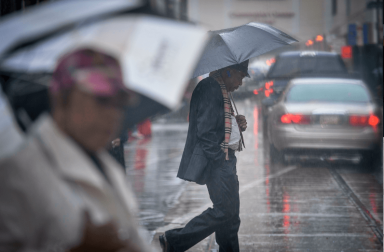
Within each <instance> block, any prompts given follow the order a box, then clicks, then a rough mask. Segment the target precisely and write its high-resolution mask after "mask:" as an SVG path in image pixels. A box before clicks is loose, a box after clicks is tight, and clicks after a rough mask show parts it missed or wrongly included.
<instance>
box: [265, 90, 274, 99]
mask: <svg viewBox="0 0 384 252" xmlns="http://www.w3.org/2000/svg"><path fill="white" fill-rule="evenodd" d="M272 93H273V89H266V90H265V91H264V94H265V97H269V96H270V95H271V94H272Z"/></svg>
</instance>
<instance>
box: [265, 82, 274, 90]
mask: <svg viewBox="0 0 384 252" xmlns="http://www.w3.org/2000/svg"><path fill="white" fill-rule="evenodd" d="M272 86H273V81H268V82H266V83H265V89H270V88H271V87H272Z"/></svg>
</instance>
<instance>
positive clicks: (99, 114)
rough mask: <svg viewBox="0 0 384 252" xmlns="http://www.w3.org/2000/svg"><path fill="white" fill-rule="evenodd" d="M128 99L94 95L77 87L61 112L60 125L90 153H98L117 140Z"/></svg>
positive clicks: (117, 96) (121, 96)
mask: <svg viewBox="0 0 384 252" xmlns="http://www.w3.org/2000/svg"><path fill="white" fill-rule="evenodd" d="M126 99H127V97H126V96H125V95H123V94H117V95H115V96H112V97H101V96H99V97H98V96H95V95H92V94H89V93H86V92H83V91H81V90H79V89H78V88H75V89H74V90H73V92H71V94H70V95H69V97H68V104H67V105H66V106H65V107H64V108H63V109H62V112H63V113H62V114H63V116H62V120H60V123H62V124H64V125H60V126H61V128H63V129H64V130H65V131H66V133H67V134H69V135H70V136H71V137H72V138H73V139H74V140H75V141H76V142H77V143H78V144H80V145H81V146H82V147H83V148H84V149H85V150H86V151H88V152H96V151H98V150H100V149H101V148H104V147H105V146H107V144H108V143H109V142H110V141H111V140H112V139H113V138H114V137H116V135H117V133H118V131H119V126H120V125H121V122H122V120H123V113H124V109H123V108H124V104H125V101H126Z"/></svg>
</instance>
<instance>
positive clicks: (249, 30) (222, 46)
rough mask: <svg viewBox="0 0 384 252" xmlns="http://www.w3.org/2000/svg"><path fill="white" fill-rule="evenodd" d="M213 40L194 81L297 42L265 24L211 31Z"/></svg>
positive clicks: (196, 71)
mask: <svg viewBox="0 0 384 252" xmlns="http://www.w3.org/2000/svg"><path fill="white" fill-rule="evenodd" d="M209 34H210V36H211V40H210V41H209V43H208V45H207V47H206V48H205V51H204V53H203V56H202V58H201V59H200V61H199V63H198V65H197V68H196V70H195V72H194V74H193V76H192V77H193V78H195V77H198V76H201V75H204V74H206V73H209V72H212V71H215V70H218V69H221V68H224V67H227V66H231V65H235V64H240V63H242V62H244V61H246V60H248V59H251V58H254V57H258V56H260V55H262V54H265V53H268V52H270V51H273V50H275V49H278V48H280V47H283V46H287V45H290V44H292V43H294V42H297V40H296V39H294V38H292V37H291V36H289V35H287V34H286V33H284V32H282V31H280V30H278V29H276V28H274V27H272V26H270V25H267V24H262V23H249V24H246V25H242V26H239V27H235V28H230V29H224V30H218V31H211V32H209Z"/></svg>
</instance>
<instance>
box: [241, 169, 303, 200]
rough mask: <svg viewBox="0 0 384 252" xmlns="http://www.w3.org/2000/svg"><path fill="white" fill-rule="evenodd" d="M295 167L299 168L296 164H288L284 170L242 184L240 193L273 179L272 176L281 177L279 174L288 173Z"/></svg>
mask: <svg viewBox="0 0 384 252" xmlns="http://www.w3.org/2000/svg"><path fill="white" fill-rule="evenodd" d="M295 169H297V167H296V166H288V167H287V168H285V169H283V170H281V171H279V172H276V173H274V174H272V175H269V176H266V177H264V178H262V179H259V180H256V181H253V182H251V183H249V184H246V185H244V186H241V187H240V190H239V191H240V194H242V193H243V192H245V191H247V190H249V189H252V188H253V187H256V186H257V185H259V184H262V183H264V182H265V181H266V180H267V179H272V178H276V177H279V176H281V175H283V174H285V173H288V172H290V171H293V170H295Z"/></svg>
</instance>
